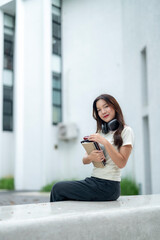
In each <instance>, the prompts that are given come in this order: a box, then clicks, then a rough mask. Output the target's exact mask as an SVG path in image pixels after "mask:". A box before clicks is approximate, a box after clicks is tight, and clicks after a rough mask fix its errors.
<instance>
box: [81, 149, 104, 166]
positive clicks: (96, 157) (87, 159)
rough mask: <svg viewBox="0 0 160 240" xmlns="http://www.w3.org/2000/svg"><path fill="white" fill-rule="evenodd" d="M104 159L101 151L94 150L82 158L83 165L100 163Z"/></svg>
mask: <svg viewBox="0 0 160 240" xmlns="http://www.w3.org/2000/svg"><path fill="white" fill-rule="evenodd" d="M104 159H105V156H104V153H103V151H102V150H94V151H92V152H91V153H90V154H89V155H88V154H86V155H85V156H84V157H83V163H84V164H90V163H91V162H102V161H103V160H104Z"/></svg>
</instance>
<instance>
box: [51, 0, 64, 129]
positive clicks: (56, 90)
mask: <svg viewBox="0 0 160 240" xmlns="http://www.w3.org/2000/svg"><path fill="white" fill-rule="evenodd" d="M61 64H62V57H61V1H60V0H52V123H53V124H58V123H59V122H61V121H62V81H61V79H62V73H61Z"/></svg>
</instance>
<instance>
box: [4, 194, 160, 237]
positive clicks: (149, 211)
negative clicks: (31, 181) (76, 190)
mask: <svg viewBox="0 0 160 240" xmlns="http://www.w3.org/2000/svg"><path fill="white" fill-rule="evenodd" d="M159 223H160V195H148V196H122V197H120V198H119V199H118V200H117V201H113V202H112V201H111V202H79V201H64V202H63V201H62V202H55V203H39V204H26V205H16V206H11V205H10V206H2V207H0V240H13V239H16V240H28V239H30V240H35V239H47V240H51V239H54V240H59V239H63V240H68V239H69V240H81V239H83V240H97V239H100V240H106V239H108V240H113V239H114V240H128V239H130V240H146V239H154V240H159V236H160V228H159Z"/></svg>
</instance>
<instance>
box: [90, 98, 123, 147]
mask: <svg viewBox="0 0 160 240" xmlns="http://www.w3.org/2000/svg"><path fill="white" fill-rule="evenodd" d="M100 99H103V100H104V101H106V102H107V104H108V105H109V106H111V107H112V108H113V109H114V110H115V119H117V120H118V122H119V127H118V129H117V130H116V132H115V133H114V144H115V145H116V146H117V147H118V149H119V148H120V147H121V146H122V144H123V140H122V137H121V132H122V130H123V128H124V125H125V121H124V117H123V113H122V110H121V108H120V106H119V104H118V102H117V101H116V99H115V98H114V97H112V96H111V95H109V94H102V95H100V96H99V97H97V98H96V99H95V100H94V102H93V118H94V119H95V120H96V121H97V130H96V132H99V131H101V130H102V124H103V123H104V121H103V120H102V119H101V118H100V117H99V115H98V111H97V106H96V103H97V101H98V100H100Z"/></svg>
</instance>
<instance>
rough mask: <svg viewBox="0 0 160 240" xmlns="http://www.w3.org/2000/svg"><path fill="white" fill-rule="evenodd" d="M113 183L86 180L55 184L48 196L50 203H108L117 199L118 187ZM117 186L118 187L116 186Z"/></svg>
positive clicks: (95, 179)
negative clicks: (69, 201) (65, 201)
mask: <svg viewBox="0 0 160 240" xmlns="http://www.w3.org/2000/svg"><path fill="white" fill-rule="evenodd" d="M112 182H113V181H108V180H102V179H97V178H94V177H91V178H86V179H85V180H81V181H63V182H58V183H56V184H55V185H54V186H53V188H52V190H51V195H50V201H51V202H55V201H64V200H77V201H107V200H108V201H110V200H116V199H117V198H118V197H119V192H120V191H119V187H118V188H117V187H116V188H115V186H117V185H115V183H114V182H113V183H112ZM118 186H119V185H118Z"/></svg>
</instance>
